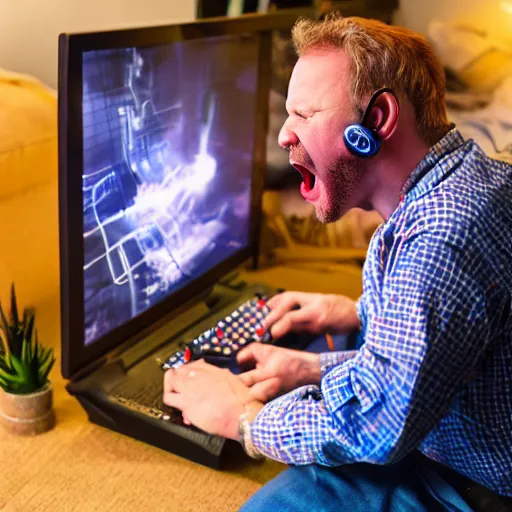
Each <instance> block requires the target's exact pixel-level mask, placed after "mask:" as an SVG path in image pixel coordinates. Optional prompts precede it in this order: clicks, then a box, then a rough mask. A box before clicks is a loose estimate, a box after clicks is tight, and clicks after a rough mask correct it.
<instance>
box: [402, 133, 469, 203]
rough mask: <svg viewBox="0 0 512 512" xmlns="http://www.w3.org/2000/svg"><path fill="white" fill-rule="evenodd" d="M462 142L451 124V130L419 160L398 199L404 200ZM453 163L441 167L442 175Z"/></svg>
mask: <svg viewBox="0 0 512 512" xmlns="http://www.w3.org/2000/svg"><path fill="white" fill-rule="evenodd" d="M464 142H465V141H464V137H462V135H461V133H460V132H459V130H457V128H455V125H453V124H452V128H451V130H450V131H449V132H448V133H447V134H446V135H445V136H444V137H443V138H442V139H441V140H440V141H439V142H438V143H437V144H435V145H434V146H432V147H431V148H430V149H429V151H428V153H427V154H426V155H425V157H424V158H423V160H421V162H420V163H419V164H418V165H417V166H416V167H415V168H414V170H413V171H412V173H411V174H410V175H409V178H407V181H406V182H405V183H404V185H403V187H402V191H401V193H400V197H401V198H404V197H405V195H406V194H407V193H408V192H409V191H410V190H412V189H413V188H414V187H415V186H416V185H417V184H418V183H419V182H420V181H421V180H422V179H423V178H424V177H425V176H426V175H427V174H428V172H429V171H430V170H431V169H433V168H434V167H436V166H437V165H438V164H439V163H440V161H441V160H442V159H443V158H444V157H445V156H447V155H449V154H450V153H452V152H453V151H455V150H456V149H458V148H459V147H461V146H462V145H463V144H464ZM454 163H455V162H452V164H447V165H446V166H444V165H443V166H442V173H443V174H446V172H448V171H449V170H450V169H451V168H452V167H453V164H454ZM418 193H419V191H418Z"/></svg>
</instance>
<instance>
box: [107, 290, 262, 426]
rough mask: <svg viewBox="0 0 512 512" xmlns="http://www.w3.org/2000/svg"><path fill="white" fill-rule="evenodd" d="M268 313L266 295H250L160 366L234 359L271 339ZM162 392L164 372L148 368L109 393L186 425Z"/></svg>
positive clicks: (126, 403) (129, 405)
mask: <svg viewBox="0 0 512 512" xmlns="http://www.w3.org/2000/svg"><path fill="white" fill-rule="evenodd" d="M268 312H269V308H268V306H267V298H266V297H264V296H255V297H253V298H251V299H250V300H248V301H246V302H244V303H243V304H242V305H241V306H239V307H238V308H236V309H235V310H234V311H233V312H231V313H230V314H229V315H227V316H226V317H225V318H224V319H222V320H220V321H219V322H217V324H216V325H215V326H214V327H212V328H210V329H208V330H206V331H204V332H203V333H201V334H200V335H199V336H198V337H197V338H194V339H192V340H190V341H189V342H187V343H184V344H183V346H182V348H181V350H178V351H176V352H174V353H172V354H171V355H170V356H168V357H167V358H166V359H165V361H164V362H163V363H162V364H161V365H160V368H161V369H162V370H164V371H166V370H168V369H170V368H179V367H180V366H182V365H183V364H186V363H187V362H189V361H191V360H194V359H199V358H204V359H205V360H207V361H208V360H210V361H216V362H219V361H220V362H221V361H222V360H223V359H225V360H227V359H230V360H233V359H234V356H235V355H236V353H237V352H238V351H239V350H241V349H242V348H243V347H244V346H247V345H248V344H249V343H252V342H254V341H260V342H264V343H265V342H267V343H268V342H270V341H271V339H270V336H269V334H268V333H266V332H265V331H264V329H263V328H262V327H261V322H262V320H263V319H264V318H265V316H266V315H267V314H268ZM214 364H215V363H214ZM219 364H222V363H219ZM162 394H163V377H162V374H161V373H160V372H158V371H156V372H154V371H148V372H145V373H144V374H143V376H142V375H141V376H139V377H138V378H126V379H123V381H121V382H120V383H119V384H118V385H117V386H116V387H115V388H114V389H112V390H111V391H110V392H109V397H110V399H111V400H114V401H116V402H118V403H119V404H122V405H123V406H124V407H127V408H129V409H132V410H134V411H136V412H139V413H142V414H145V415H148V416H151V417H154V418H157V419H161V420H163V421H168V422H171V423H175V424H178V425H183V418H182V415H181V411H179V410H178V409H174V408H173V407H169V406H167V405H165V404H164V403H163V401H162ZM190 428H194V427H190Z"/></svg>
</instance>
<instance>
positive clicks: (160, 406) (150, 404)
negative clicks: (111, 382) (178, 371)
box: [109, 372, 183, 425]
mask: <svg viewBox="0 0 512 512" xmlns="http://www.w3.org/2000/svg"><path fill="white" fill-rule="evenodd" d="M148 373H149V374H146V375H145V376H144V379H129V378H128V379H124V380H123V381H122V382H120V383H119V384H118V385H117V386H116V387H115V388H114V389H112V390H111V391H110V393H109V396H110V398H111V399H113V400H114V401H116V402H118V403H120V404H122V405H123V406H125V407H127V408H128V409H132V410H134V411H137V412H140V413H142V414H146V415H148V416H152V417H154V418H157V419H161V420H164V421H169V422H171V423H176V424H178V425H181V424H183V418H182V416H181V411H179V410H178V409H174V408H173V407H169V406H167V405H165V404H164V403H163V401H162V394H163V378H162V374H161V373H159V372H148Z"/></svg>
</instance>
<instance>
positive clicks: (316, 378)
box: [236, 343, 321, 403]
mask: <svg viewBox="0 0 512 512" xmlns="http://www.w3.org/2000/svg"><path fill="white" fill-rule="evenodd" d="M236 359H237V362H238V364H239V365H240V366H251V367H254V369H253V370H249V371H247V372H245V373H241V374H240V375H238V378H239V379H240V380H241V381H242V382H243V383H244V384H245V385H246V386H248V387H249V388H250V390H249V393H250V396H251V398H252V399H255V400H259V401H261V402H264V403H265V402H268V401H269V400H271V399H272V398H275V397H276V396H278V395H281V394H284V393H287V392H288V391H291V390H293V389H296V388H298V387H300V386H304V385H306V384H319V383H320V379H321V370H320V356H319V355H318V354H313V353H311V352H303V351H299V350H291V349H288V348H281V347H275V346H273V345H264V344H262V343H251V344H250V345H249V346H248V347H246V348H244V349H243V350H241V351H240V352H239V353H238V355H237V358H236Z"/></svg>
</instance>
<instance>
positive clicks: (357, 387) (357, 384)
mask: <svg viewBox="0 0 512 512" xmlns="http://www.w3.org/2000/svg"><path fill="white" fill-rule="evenodd" d="M354 389H355V390H356V391H357V392H358V393H361V389H362V388H361V384H359V382H356V383H355V384H354Z"/></svg>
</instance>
